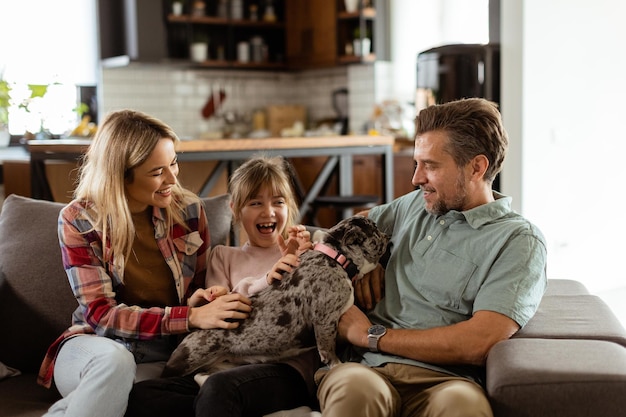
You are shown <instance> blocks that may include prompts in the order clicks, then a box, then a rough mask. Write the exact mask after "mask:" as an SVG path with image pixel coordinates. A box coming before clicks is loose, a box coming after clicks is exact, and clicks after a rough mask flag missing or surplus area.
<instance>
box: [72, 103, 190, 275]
mask: <svg viewBox="0 0 626 417" xmlns="http://www.w3.org/2000/svg"><path fill="white" fill-rule="evenodd" d="M163 138H169V139H171V140H172V141H174V143H178V141H179V138H178V136H177V135H176V133H174V131H173V130H172V129H171V128H170V127H169V126H167V125H166V124H165V123H163V122H161V121H160V120H158V119H156V118H154V117H152V116H149V115H147V114H144V113H141V112H139V111H133V110H120V111H116V112H112V113H110V114H108V115H107V116H106V117H105V118H104V120H103V121H102V123H101V124H100V126H99V127H98V131H97V132H96V135H95V136H94V138H93V141H92V142H91V144H90V146H89V149H88V150H87V152H86V154H85V155H84V157H83V164H82V166H81V167H80V170H79V176H78V185H77V187H76V189H75V191H74V198H75V199H78V200H82V201H85V202H88V203H90V213H92V215H93V230H96V231H99V232H101V233H102V248H103V256H104V260H105V261H106V262H113V265H114V266H115V268H116V269H118V270H119V272H120V275H123V271H124V265H125V260H126V259H127V258H128V256H129V255H130V253H131V250H132V246H133V241H134V237H135V226H134V224H133V220H132V217H131V213H130V209H129V208H128V201H127V198H126V191H125V190H126V189H125V184H126V183H128V182H131V183H132V181H133V177H134V171H133V170H134V168H135V167H137V166H138V165H141V164H142V163H143V162H145V161H146V159H147V158H148V157H149V156H150V154H151V153H152V151H153V150H154V148H155V147H156V145H157V143H158V141H159V140H161V139H163ZM172 195H173V198H172V203H171V205H170V206H169V207H167V208H165V212H166V219H167V230H169V229H170V228H171V227H172V225H173V224H175V223H178V224H181V225H183V226H184V227H186V225H185V222H184V218H183V214H182V213H183V209H184V207H185V206H186V204H187V203H188V202H189V201H190V199H196V200H199V198H198V197H197V196H196V195H195V194H193V193H192V192H191V191H188V190H185V189H184V188H182V187H181V186H180V184H179V183H178V180H177V181H176V184H175V185H174V186H173V187H172ZM107 239H108V240H109V241H110V245H111V248H110V251H107V247H106V242H107Z"/></svg>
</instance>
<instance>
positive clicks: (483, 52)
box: [415, 43, 500, 112]
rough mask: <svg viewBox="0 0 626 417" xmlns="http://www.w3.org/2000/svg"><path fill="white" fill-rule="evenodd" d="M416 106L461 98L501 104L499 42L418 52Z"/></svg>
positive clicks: (419, 108)
mask: <svg viewBox="0 0 626 417" xmlns="http://www.w3.org/2000/svg"><path fill="white" fill-rule="evenodd" d="M416 86H417V91H416V94H415V109H416V111H417V112H419V111H420V110H421V109H423V108H425V107H427V106H429V105H432V104H441V103H446V102H448V101H452V100H457V99H460V98H469V97H482V98H486V99H489V100H492V101H494V102H496V103H498V104H500V45H499V44H493V43H492V44H484V45H483V44H452V45H443V46H438V47H436V48H431V49H428V50H426V51H423V52H420V53H418V55H417V84H416Z"/></svg>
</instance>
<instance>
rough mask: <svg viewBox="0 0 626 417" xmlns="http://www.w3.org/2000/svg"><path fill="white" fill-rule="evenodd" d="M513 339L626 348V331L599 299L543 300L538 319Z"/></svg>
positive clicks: (560, 297) (556, 297)
mask: <svg viewBox="0 0 626 417" xmlns="http://www.w3.org/2000/svg"><path fill="white" fill-rule="evenodd" d="M513 337H514V338H545V339H595V340H606V341H611V342H616V343H619V344H621V345H622V346H624V347H626V330H624V327H623V326H622V324H621V323H620V321H619V320H618V319H617V317H615V314H613V312H612V311H611V309H610V308H609V306H608V305H607V304H606V303H605V302H604V301H603V300H602V299H601V298H600V297H598V296H596V295H590V294H586V295H551V296H544V297H543V299H542V300H541V303H540V304H539V308H538V309H537V312H536V313H535V316H534V317H533V318H532V319H530V321H529V322H528V323H527V324H526V326H524V327H523V328H522V329H521V330H520V331H519V332H517V334H515V336H513Z"/></svg>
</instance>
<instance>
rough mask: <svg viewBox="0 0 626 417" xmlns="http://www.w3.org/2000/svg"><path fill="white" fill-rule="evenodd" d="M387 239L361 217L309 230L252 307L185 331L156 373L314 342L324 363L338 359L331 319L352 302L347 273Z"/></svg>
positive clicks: (207, 366) (374, 256) (245, 359)
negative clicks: (241, 315) (232, 324)
mask: <svg viewBox="0 0 626 417" xmlns="http://www.w3.org/2000/svg"><path fill="white" fill-rule="evenodd" d="M388 240H389V237H388V236H387V235H386V234H384V233H382V232H381V231H380V230H379V229H378V228H377V227H376V224H375V223H374V222H373V221H371V220H369V219H367V218H365V217H363V216H353V217H350V218H348V219H345V220H342V221H341V222H339V223H338V224H337V225H336V226H334V227H332V228H331V229H329V230H319V231H316V232H315V234H314V236H313V241H314V242H317V243H315V246H314V248H313V249H311V250H308V251H306V252H304V253H303V254H302V255H301V256H300V260H301V262H300V266H299V267H298V268H296V269H295V270H294V271H293V273H291V274H286V275H285V276H284V277H283V279H282V280H280V281H274V283H273V284H272V285H271V286H269V287H268V288H266V289H265V290H263V291H261V292H259V293H258V294H255V295H253V296H252V297H250V298H251V300H252V306H253V309H252V312H251V313H250V316H249V317H248V318H247V319H246V320H243V321H242V322H241V325H240V326H239V327H238V328H236V329H233V330H222V329H212V330H197V331H194V332H192V333H190V334H189V335H187V336H186V337H185V338H184V339H183V341H182V342H181V344H180V345H179V346H178V347H177V348H176V350H175V351H174V352H173V353H172V356H171V357H170V359H169V361H168V362H167V365H166V367H165V370H164V371H163V376H175V375H189V374H193V373H204V374H211V373H213V372H215V371H217V370H220V369H225V368H227V367H231V366H234V365H237V364H247V363H260V362H276V361H279V360H282V359H285V358H288V357H292V356H295V355H298V354H299V353H301V352H304V351H305V350H309V349H311V348H314V347H315V346H317V350H318V352H319V354H320V358H321V359H322V361H323V362H324V363H326V364H328V365H330V366H331V367H332V366H334V365H337V364H339V363H340V360H339V358H338V357H337V355H336V353H335V339H336V336H337V323H338V321H339V317H340V316H341V315H342V314H343V313H344V312H345V311H346V310H347V309H348V308H349V307H350V306H351V305H352V304H353V302H354V295H353V289H352V282H351V279H352V278H354V277H360V276H362V275H363V274H366V273H368V272H370V271H371V270H373V269H374V268H375V266H376V264H377V263H378V261H379V259H380V258H381V256H382V255H383V254H384V253H385V250H386V247H387V242H388Z"/></svg>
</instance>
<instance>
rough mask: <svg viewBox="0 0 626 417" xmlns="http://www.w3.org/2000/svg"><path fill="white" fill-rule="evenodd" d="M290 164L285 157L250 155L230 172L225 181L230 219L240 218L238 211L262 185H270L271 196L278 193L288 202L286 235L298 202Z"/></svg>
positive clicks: (297, 213) (294, 222)
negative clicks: (231, 213) (226, 183)
mask: <svg viewBox="0 0 626 417" xmlns="http://www.w3.org/2000/svg"><path fill="white" fill-rule="evenodd" d="M293 176H294V171H293V167H292V166H291V164H290V163H289V161H287V160H286V159H284V158H282V157H280V156H275V157H268V156H264V155H259V156H253V157H252V158H250V159H248V160H247V161H246V162H244V163H243V164H242V165H241V166H240V167H239V168H237V169H236V170H235V172H233V174H232V175H231V177H230V181H229V183H228V187H229V192H230V195H231V202H232V204H233V221H234V222H235V223H237V222H239V221H240V220H241V211H242V209H243V208H244V206H245V205H246V203H248V202H249V201H250V200H251V199H252V198H253V197H254V196H256V195H257V194H258V192H259V191H260V189H261V188H262V187H269V188H270V190H271V191H272V193H273V194H274V195H281V196H283V197H284V198H285V202H286V203H287V211H288V216H287V224H286V227H285V229H284V230H283V232H282V235H283V237H284V238H287V228H289V227H290V226H294V225H295V224H296V220H297V219H298V215H299V210H298V202H297V201H296V195H295V191H294V184H293Z"/></svg>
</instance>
